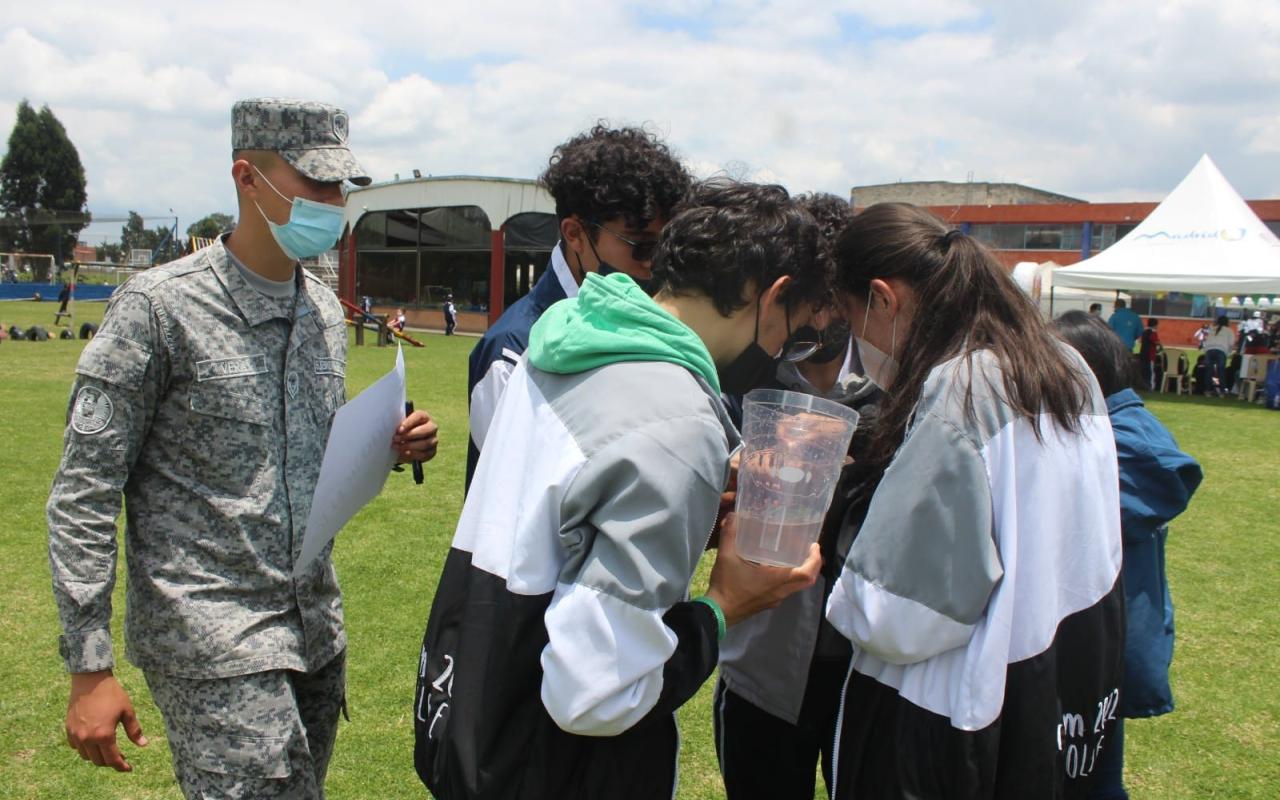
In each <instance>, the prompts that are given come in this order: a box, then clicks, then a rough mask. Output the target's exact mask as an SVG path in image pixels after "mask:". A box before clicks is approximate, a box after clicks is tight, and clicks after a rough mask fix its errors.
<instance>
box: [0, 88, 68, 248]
mask: <svg viewBox="0 0 1280 800" xmlns="http://www.w3.org/2000/svg"><path fill="white" fill-rule="evenodd" d="M87 200H88V195H87V194H86V191H85V174H84V165H83V164H81V162H80V154H79V152H77V150H76V147H75V145H74V144H72V143H71V139H70V138H69V137H68V136H67V131H66V128H64V127H63V126H62V123H61V122H59V121H58V118H57V117H56V116H54V114H53V111H52V110H50V109H49V107H48V106H47V105H46V106H44V107H42V108H41V109H40V111H39V112H37V111H35V110H34V109H32V107H31V104H30V103H28V102H27V101H26V100H23V101H22V102H20V103H19V104H18V111H17V115H16V119H15V121H14V125H13V130H12V132H11V133H10V134H9V145H8V150H6V152H5V155H4V159H3V160H0V211H3V214H4V219H3V221H2V222H3V224H0V247H3V249H6V250H21V251H24V252H30V253H48V254H51V255H53V256H54V257H55V258H56V259H57V261H58V263H59V264H62V263H63V261H64V260H65V259H66V258H68V257H70V255H71V252H72V251H73V250H74V249H75V246H76V239H77V237H78V236H79V233H80V231H81V230H83V229H84V227H85V226H86V225H88V224H89V213H88V209H87V207H86V202H87Z"/></svg>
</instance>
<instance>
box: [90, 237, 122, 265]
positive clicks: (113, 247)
mask: <svg viewBox="0 0 1280 800" xmlns="http://www.w3.org/2000/svg"><path fill="white" fill-rule="evenodd" d="M94 250H96V251H97V259H98V260H99V261H108V262H110V263H112V264H120V263H122V262H123V261H124V260H125V258H124V248H122V247H121V246H120V245H118V244H116V243H115V242H105V243H103V244H100V245H98V246H97V247H95V248H94Z"/></svg>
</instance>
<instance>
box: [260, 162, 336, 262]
mask: <svg viewBox="0 0 1280 800" xmlns="http://www.w3.org/2000/svg"><path fill="white" fill-rule="evenodd" d="M254 170H255V171H256V172H257V173H258V174H259V175H261V176H262V180H264V181H266V184H267V185H268V186H270V187H271V191H273V192H275V193H276V194H278V195H280V198H281V199H282V200H288V199H289V198H287V197H285V196H284V195H283V194H281V193H280V190H279V189H277V188H276V187H275V186H274V185H273V184H272V183H271V181H269V180H267V176H266V175H263V174H262V170H260V169H258V168H257V167H254ZM292 202H293V207H292V208H291V209H290V210H289V221H288V222H286V223H285V224H283V225H277V224H276V223H274V222H272V221H271V220H270V218H268V217H267V214H266V212H265V211H263V210H262V206H259V205H258V204H257V202H254V205H255V206H257V207H258V213H259V214H261V215H262V218H263V219H265V220H266V221H267V227H269V228H270V229H271V235H272V236H273V237H275V240H276V244H278V245H280V250H281V251H283V252H284V254H285V255H286V256H288V257H289V258H292V259H294V260H295V261H296V260H297V259H300V258H314V257H315V256H318V255H320V254H321V253H323V252H325V251H326V250H328V249H330V248H332V247H333V246H334V244H336V243H337V241H338V237H339V236H341V235H342V217H343V211H342V206H332V205H329V204H328V203H319V202H316V201H315V200H307V199H305V198H302V197H295V198H293V201H292Z"/></svg>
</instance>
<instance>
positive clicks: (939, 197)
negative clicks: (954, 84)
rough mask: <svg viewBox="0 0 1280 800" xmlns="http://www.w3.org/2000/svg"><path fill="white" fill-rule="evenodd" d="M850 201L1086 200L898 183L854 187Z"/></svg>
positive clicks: (1019, 187)
mask: <svg viewBox="0 0 1280 800" xmlns="http://www.w3.org/2000/svg"><path fill="white" fill-rule="evenodd" d="M850 194H851V197H850V202H851V203H852V204H853V205H854V206H855V207H858V208H865V207H866V206H869V205H874V204H875V203H886V202H900V203H912V204H914V205H918V206H934V205H949V204H957V205H985V204H1000V205H1020V204H1024V203H1084V202H1086V201H1084V200H1081V199H1079V198H1076V197H1070V196H1068V195H1065V194H1058V193H1057V192H1049V191H1045V190H1044V189H1037V188H1035V187H1034V186H1024V185H1023V184H1020V183H987V182H982V181H965V182H963V183H957V182H952V181H899V182H898V183H878V184H872V185H868V186H855V187H853V189H852V191H851V193H850Z"/></svg>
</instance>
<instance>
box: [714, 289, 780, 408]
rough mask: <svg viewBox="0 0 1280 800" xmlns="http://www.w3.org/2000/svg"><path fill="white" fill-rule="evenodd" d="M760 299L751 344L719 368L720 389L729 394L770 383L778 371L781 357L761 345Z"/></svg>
mask: <svg viewBox="0 0 1280 800" xmlns="http://www.w3.org/2000/svg"><path fill="white" fill-rule="evenodd" d="M759 339H760V301H759V300H757V301H756V332H755V335H754V336H753V337H752V339H751V344H749V345H747V347H746V349H745V350H743V351H742V352H741V353H739V354H738V357H737V358H735V359H734V360H733V361H731V362H729V365H728V366H726V367H725V368H724V369H717V370H716V374H717V375H719V377H720V391H722V392H724V393H725V394H728V395H740V394H746V393H747V392H749V391H751V390H752V389H755V388H757V387H760V386H764V385H766V384H768V383H769V382H770V381H771V380H773V379H774V378H775V377H776V376H777V373H778V362H779V361H780V360H781V359H780V358H775V357H773V356H771V355H769V354H768V353H767V352H766V351H765V349H764V348H763V347H761V346H760V341H759Z"/></svg>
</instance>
